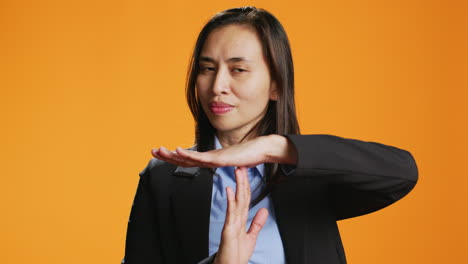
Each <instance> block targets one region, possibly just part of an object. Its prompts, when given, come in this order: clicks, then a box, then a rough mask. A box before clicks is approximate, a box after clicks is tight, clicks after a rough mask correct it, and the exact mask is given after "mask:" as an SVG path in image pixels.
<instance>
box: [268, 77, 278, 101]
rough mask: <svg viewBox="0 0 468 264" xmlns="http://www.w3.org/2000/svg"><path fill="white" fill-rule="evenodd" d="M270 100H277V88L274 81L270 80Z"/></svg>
mask: <svg viewBox="0 0 468 264" xmlns="http://www.w3.org/2000/svg"><path fill="white" fill-rule="evenodd" d="M270 100H272V101H276V100H278V88H277V86H276V82H275V81H271V84H270Z"/></svg>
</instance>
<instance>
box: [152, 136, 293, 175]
mask: <svg viewBox="0 0 468 264" xmlns="http://www.w3.org/2000/svg"><path fill="white" fill-rule="evenodd" d="M152 154H153V156H154V157H155V158H158V159H160V160H164V161H166V162H169V163H172V164H175V165H177V166H182V167H202V168H219V167H228V166H230V167H249V168H250V167H255V166H257V165H258V164H261V163H282V164H296V163H297V151H296V149H295V148H294V145H293V144H292V143H290V142H289V140H288V139H287V138H286V137H283V136H279V135H269V136H261V137H257V138H254V139H252V140H249V141H246V142H241V143H238V144H235V145H232V146H229V147H226V148H222V149H216V150H210V151H207V152H197V151H191V150H185V149H182V148H177V149H176V151H175V152H171V151H169V150H168V149H166V148H164V147H161V148H159V149H153V151H152Z"/></svg>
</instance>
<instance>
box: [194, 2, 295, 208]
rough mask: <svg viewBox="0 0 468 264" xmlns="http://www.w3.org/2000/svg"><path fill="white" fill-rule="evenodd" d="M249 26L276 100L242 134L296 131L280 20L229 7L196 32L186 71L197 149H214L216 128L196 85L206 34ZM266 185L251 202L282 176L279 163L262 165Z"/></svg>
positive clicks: (289, 63)
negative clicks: (250, 127) (226, 27)
mask: <svg viewBox="0 0 468 264" xmlns="http://www.w3.org/2000/svg"><path fill="white" fill-rule="evenodd" d="M231 24H238V25H248V26H251V27H252V28H254V29H255V30H256V32H257V34H258V36H259V38H260V41H261V42H262V48H263V53H264V57H265V58H266V60H267V64H268V67H269V70H270V76H271V79H272V81H274V82H275V83H276V89H277V100H276V101H273V100H270V101H269V103H268V106H267V110H266V113H265V115H264V117H263V118H262V119H261V120H260V121H259V122H258V123H257V124H256V125H255V126H254V127H253V128H252V130H250V131H249V132H248V133H247V135H245V136H244V138H243V139H242V140H244V139H245V138H246V137H247V136H248V135H250V134H252V133H255V134H256V135H258V136H262V135H269V134H279V135H286V134H299V133H300V131H299V123H298V122H297V117H296V107H295V102H294V67H293V60H292V55H291V48H290V45H289V40H288V37H287V35H286V32H285V30H284V28H283V26H282V25H281V23H280V22H279V21H278V19H276V17H274V16H273V15H272V14H271V13H269V12H268V11H266V10H264V9H261V8H255V7H252V6H248V7H240V8H232V9H228V10H225V11H221V12H219V13H217V14H215V15H214V16H213V17H212V18H211V19H210V20H209V21H208V23H207V24H206V25H205V26H204V27H203V29H202V30H201V32H200V34H199V35H198V39H197V42H196V44H195V48H194V50H193V55H192V57H191V58H190V63H189V69H188V72H187V83H186V96H187V102H188V105H189V107H190V111H191V112H192V115H193V118H194V119H195V145H196V148H197V150H198V151H201V152H203V151H208V150H212V149H214V136H215V134H216V129H215V128H214V127H213V126H212V125H211V123H210V121H209V120H208V117H207V116H206V114H205V112H204V111H203V108H202V106H201V103H200V101H199V98H198V95H197V91H196V88H195V85H196V80H197V76H198V73H199V61H198V60H199V56H200V53H201V51H202V48H203V45H204V43H205V41H206V39H207V37H208V35H209V34H210V33H211V32H212V31H213V30H215V29H217V28H220V27H223V26H226V25H231ZM263 179H264V181H265V182H266V188H265V189H264V190H263V191H262V194H260V196H259V197H257V198H256V199H255V200H254V201H253V204H256V203H258V202H259V201H260V200H261V199H263V198H264V197H265V196H266V195H267V194H268V193H269V192H270V190H271V187H272V186H273V184H274V183H276V182H278V181H279V180H280V179H281V172H280V170H279V169H278V164H272V163H268V164H265V174H264V177H263Z"/></svg>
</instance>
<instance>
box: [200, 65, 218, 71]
mask: <svg viewBox="0 0 468 264" xmlns="http://www.w3.org/2000/svg"><path fill="white" fill-rule="evenodd" d="M214 70H215V68H214V67H209V66H206V67H203V66H202V67H201V71H202V72H209V71H214Z"/></svg>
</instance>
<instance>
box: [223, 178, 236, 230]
mask: <svg viewBox="0 0 468 264" xmlns="http://www.w3.org/2000/svg"><path fill="white" fill-rule="evenodd" d="M226 194H227V200H228V201H227V210H226V220H225V224H226V225H227V224H230V223H232V222H233V221H232V218H233V217H235V215H236V214H235V213H234V210H235V208H236V197H235V194H234V191H233V190H232V188H231V187H226Z"/></svg>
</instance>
